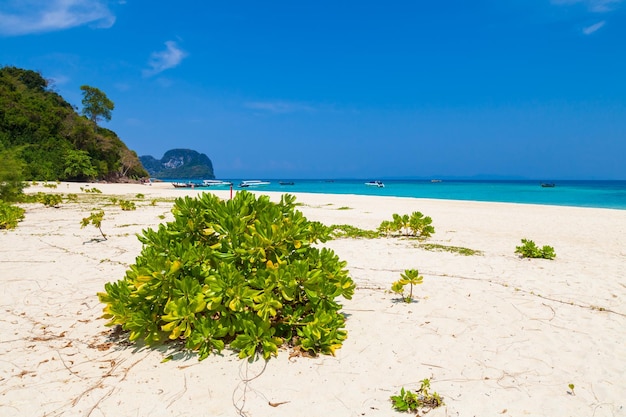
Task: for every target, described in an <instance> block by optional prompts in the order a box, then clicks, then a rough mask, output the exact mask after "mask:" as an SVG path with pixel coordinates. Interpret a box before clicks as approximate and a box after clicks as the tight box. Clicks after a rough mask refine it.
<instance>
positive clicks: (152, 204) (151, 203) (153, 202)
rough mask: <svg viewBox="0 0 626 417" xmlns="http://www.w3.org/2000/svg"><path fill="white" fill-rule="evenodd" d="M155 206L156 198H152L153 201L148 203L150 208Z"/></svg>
mask: <svg viewBox="0 0 626 417" xmlns="http://www.w3.org/2000/svg"><path fill="white" fill-rule="evenodd" d="M156 204H157V199H156V198H153V199H152V200H151V201H150V205H151V206H156Z"/></svg>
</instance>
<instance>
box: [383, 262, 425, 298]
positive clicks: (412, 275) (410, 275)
mask: <svg viewBox="0 0 626 417" xmlns="http://www.w3.org/2000/svg"><path fill="white" fill-rule="evenodd" d="M400 277H401V278H400V279H399V280H398V281H396V282H394V283H393V284H392V285H391V290H392V291H393V292H395V293H398V294H400V295H401V296H402V299H403V300H404V302H405V303H410V302H412V301H413V285H419V284H421V283H422V282H423V280H424V277H422V276H420V275H419V272H418V271H417V269H406V270H405V271H404V273H403V274H400ZM406 285H409V286H410V287H409V288H410V289H409V295H407V296H405V295H404V287H405V286H406Z"/></svg>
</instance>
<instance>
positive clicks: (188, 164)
mask: <svg viewBox="0 0 626 417" xmlns="http://www.w3.org/2000/svg"><path fill="white" fill-rule="evenodd" d="M139 160H140V161H141V164H142V165H143V167H144V168H145V169H146V171H148V173H149V174H150V176H151V177H153V178H167V179H205V180H211V179H215V174H214V173H213V163H212V162H211V160H210V159H209V157H208V156H206V155H205V154H203V153H198V152H196V151H194V150H191V149H171V150H169V151H167V152H165V155H163V158H161V159H160V160H158V159H156V158H154V157H152V156H150V155H144V156H140V157H139Z"/></svg>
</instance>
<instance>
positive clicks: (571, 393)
mask: <svg viewBox="0 0 626 417" xmlns="http://www.w3.org/2000/svg"><path fill="white" fill-rule="evenodd" d="M567 386H568V388H569V391H568V394H570V395H576V393H575V392H574V384H568V385H567Z"/></svg>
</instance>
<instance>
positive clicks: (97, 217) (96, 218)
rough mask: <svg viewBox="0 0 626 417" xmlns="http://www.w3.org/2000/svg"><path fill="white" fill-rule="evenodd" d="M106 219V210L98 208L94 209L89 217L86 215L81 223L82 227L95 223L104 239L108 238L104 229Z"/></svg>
mask: <svg viewBox="0 0 626 417" xmlns="http://www.w3.org/2000/svg"><path fill="white" fill-rule="evenodd" d="M103 219H104V211H102V210H97V211H92V212H91V214H90V215H89V217H84V218H83V220H82V221H81V223H80V228H81V229H82V228H83V227H87V226H88V225H90V224H92V225H94V226H95V227H96V228H97V229H98V230H99V231H100V234H101V235H102V237H103V238H104V240H107V237H106V235H105V234H104V232H103V231H102V220H103Z"/></svg>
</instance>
